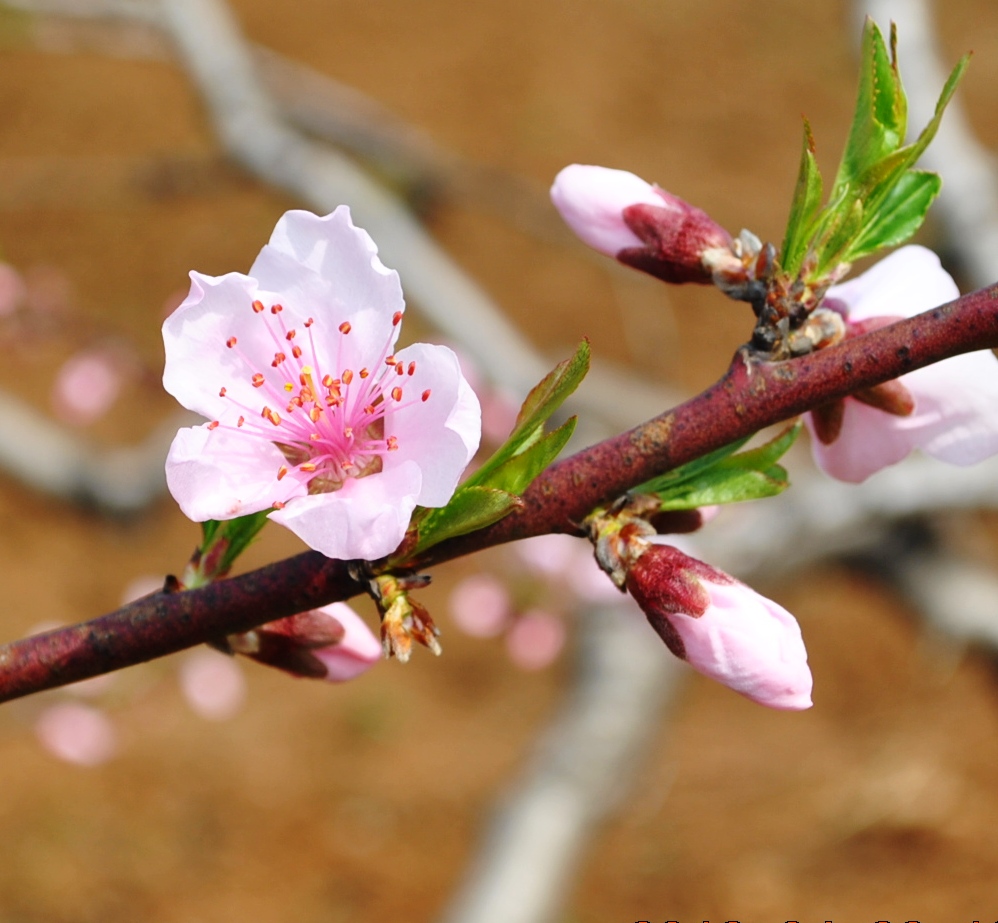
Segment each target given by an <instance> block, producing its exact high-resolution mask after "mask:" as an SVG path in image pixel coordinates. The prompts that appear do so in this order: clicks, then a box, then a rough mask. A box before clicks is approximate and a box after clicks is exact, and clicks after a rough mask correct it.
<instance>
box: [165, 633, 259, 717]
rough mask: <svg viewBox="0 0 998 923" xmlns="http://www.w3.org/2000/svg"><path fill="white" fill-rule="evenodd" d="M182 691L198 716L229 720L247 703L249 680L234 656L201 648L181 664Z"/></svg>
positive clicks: (190, 654)
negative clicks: (247, 681)
mask: <svg viewBox="0 0 998 923" xmlns="http://www.w3.org/2000/svg"><path fill="white" fill-rule="evenodd" d="M180 691H181V693H182V694H183V696H184V699H185V700H186V701H187V704H188V705H190V707H191V710H192V711H193V712H195V714H198V715H200V716H201V717H202V718H207V719H208V720H209V721H228V720H229V719H230V718H234V717H235V716H236V715H237V714H239V712H240V710H241V709H242V707H243V703H244V702H245V701H246V679H245V677H244V676H243V671H242V670H241V669H240V668H239V665H238V664H237V663H236V662H235V661H234V660H233V659H232V658H231V657H228V656H226V655H225V654H222V653H219V652H218V651H213V650H209V649H208V648H199V649H198V650H195V651H191V652H190V653H189V654H188V655H187V656H186V657H185V658H184V661H183V663H182V664H181V665H180Z"/></svg>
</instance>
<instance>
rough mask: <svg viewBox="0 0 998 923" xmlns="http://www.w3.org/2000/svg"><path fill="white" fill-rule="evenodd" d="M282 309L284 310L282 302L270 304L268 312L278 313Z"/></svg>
mask: <svg viewBox="0 0 998 923" xmlns="http://www.w3.org/2000/svg"><path fill="white" fill-rule="evenodd" d="M283 310H284V305H282V304H272V305H271V306H270V313H271V314H280V313H281V311H283Z"/></svg>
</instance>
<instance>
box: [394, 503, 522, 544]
mask: <svg viewBox="0 0 998 923" xmlns="http://www.w3.org/2000/svg"><path fill="white" fill-rule="evenodd" d="M521 506H523V501H522V500H521V499H520V498H519V497H517V496H515V495H514V494H511V493H508V492H507V491H504V490H497V489H495V488H492V487H477V486H470V487H469V486H463V487H459V488H458V489H457V491H456V492H455V493H454V496H453V497H451V499H450V502H449V503H448V504H447V506H444V507H441V508H440V509H434V510H429V511H428V513H429V515H427V516H425V518H423V519H422V522H421V523H420V524H419V526H418V532H419V537H418V540H417V542H416V547H415V548H414V549H407V556H411V555H414V554H417V553H418V552H421V551H425V550H426V549H427V548H430V547H431V546H433V545H437V544H439V543H440V542H442V541H444V540H445V539H448V538H455V537H456V536H458V535H464V534H466V533H468V532H474V531H475V530H477V529H484V528H485V527H486V526H490V525H492V523H494V522H498V521H499V520H500V519H502V518H503V517H504V516H507V515H508V514H509V513H511V512H513V510H515V509H517V508H518V507H521Z"/></svg>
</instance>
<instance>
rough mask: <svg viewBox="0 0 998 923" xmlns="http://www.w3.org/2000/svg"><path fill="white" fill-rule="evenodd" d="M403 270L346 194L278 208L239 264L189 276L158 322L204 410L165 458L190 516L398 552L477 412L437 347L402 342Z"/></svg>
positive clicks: (166, 380) (449, 475)
mask: <svg viewBox="0 0 998 923" xmlns="http://www.w3.org/2000/svg"><path fill="white" fill-rule="evenodd" d="M404 307H405V305H404V302H403V299H402V289H401V286H400V284H399V278H398V274H397V273H395V272H394V271H392V270H389V269H386V268H385V267H384V265H383V264H382V263H381V261H380V260H379V259H378V257H377V247H376V246H375V244H374V242H373V241H372V240H371V238H370V237H369V236H368V235H367V233H366V232H365V231H363V230H361V229H359V228H356V227H354V225H353V223H352V222H351V220H350V210H349V209H348V208H346V207H345V206H340V207H339V208H337V209H336V211H334V212H333V213H332V214H331V215H327V216H325V217H323V218H320V217H317V216H316V215H312V214H309V213H308V212H304V211H291V212H287V213H286V214H285V215H284V216H283V217H282V218H281V220H280V221H278V223H277V227H276V228H275V229H274V233H273V234H272V235H271V238H270V243H269V244H268V245H267V246H266V247H264V248H263V250H262V251H261V252H260V255H259V256H258V257H257V258H256V261H255V262H254V263H253V266H252V268H251V269H250V274H249V275H248V276H244V275H241V274H239V273H228V274H227V275H224V276H217V277H213V276H204V275H201V274H200V273H196V272H192V273H191V291H190V294H189V295H188V296H187V299H186V300H185V301H184V302H183V304H181V305H180V307H179V308H177V310H176V311H175V312H174V313H173V314H172V315H171V316H170V317H169V318H167V320H166V322H165V323H164V324H163V339H164V341H165V344H166V370H165V372H164V375H163V384H164V386H165V388H166V390H167V391H169V392H170V393H171V394H172V395H173V396H174V397H176V398H177V400H179V401H180V403H181V404H183V405H184V406H185V407H187V408H189V409H190V410H193V411H195V412H196V413H200V414H202V415H203V416H205V417H207V418H208V419H209V421H210V422H208V423H205V424H203V425H201V426H196V427H193V428H191V429H184V430H181V431H180V432H179V433H178V434H177V437H176V439H175V440H174V442H173V446H172V447H171V449H170V453H169V457H168V458H167V462H166V477H167V484H168V486H169V488H170V492H171V493H172V494H173V496H174V498H175V499H176V500H177V502H178V503H179V504H180V508H181V509H182V510H183V511H184V513H185V514H186V515H187V516H189V517H190V518H191V519H193V520H196V521H203V520H206V519H232V518H234V517H236V516H242V515H245V514H248V513H253V512H257V511H259V510H264V509H268V508H271V507H272V508H273V510H274V512H272V513H271V514H270V518H271V519H273V520H274V521H275V522H279V523H281V524H282V525H284V526H286V527H287V528H289V529H291V531H292V532H294V533H295V534H296V535H298V536H299V537H300V538H301V539H302V540H303V541H305V542H306V543H307V544H308V545H310V546H311V547H312V548H315V549H316V550H317V551H320V552H322V553H323V554H325V555H327V556H329V557H331V558H340V559H353V558H363V559H367V560H374V559H376V558H380V557H382V556H384V555H387V554H389V553H391V552H392V551H394V550H395V548H396V547H397V546H398V545H399V543H400V542H401V541H402V538H403V537H404V536H405V532H406V528H407V526H408V524H409V518H410V516H411V514H412V510H413V508H414V507H415V506H416V504H420V505H422V506H430V507H432V506H442V505H444V504H446V503H447V501H448V500H449V499H450V497H451V495H452V494H453V492H454V488H455V487H456V486H457V482H458V478H459V477H460V475H461V472H462V471H463V470H464V468H465V466H466V465H467V463H468V462H469V461H470V459H471V457H472V456H473V455H474V453H475V451H476V449H477V448H478V441H479V436H480V431H481V411H480V408H479V404H478V399H477V398H476V397H475V394H474V392H473V391H472V390H471V388H470V386H469V385H468V383H467V382H466V381H465V379H464V377H463V376H462V374H461V371H460V367H459V365H458V360H457V357H456V356H455V355H454V353H453V352H452V351H451V350H450V349H448V348H446V347H444V346H429V345H426V344H422V343H417V344H415V345H413V346H407V347H406V348H405V349H402V350H399V351H398V352H397V353H396V352H395V351H394V350H395V342H396V340H397V339H398V335H399V324H400V322H401V319H402V313H403V310H404Z"/></svg>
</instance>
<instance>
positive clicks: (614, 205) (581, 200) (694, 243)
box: [551, 164, 742, 283]
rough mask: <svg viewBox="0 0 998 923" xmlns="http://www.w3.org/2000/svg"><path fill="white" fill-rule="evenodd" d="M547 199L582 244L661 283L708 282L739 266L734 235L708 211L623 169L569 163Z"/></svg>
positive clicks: (739, 261) (556, 178) (737, 268)
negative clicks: (716, 274)
mask: <svg viewBox="0 0 998 923" xmlns="http://www.w3.org/2000/svg"><path fill="white" fill-rule="evenodd" d="M551 200H552V201H553V202H554V205H555V207H556V208H557V209H558V211H559V212H560V213H561V216H562V218H564V219H565V222H566V223H567V224H568V226H569V227H570V228H571V229H572V230H573V231H574V232H575V233H576V234H577V235H578V236H579V238H581V239H582V241H583V242H585V243H587V244H588V245H589V246H590V247H592V248H593V249H595V250H598V251H599V252H600V253H605V254H606V255H607V256H613V257H616V258H617V259H618V260H620V262H622V263H625V264H626V265H628V266H632V267H634V268H635V269H640V270H642V271H644V272H647V273H650V274H651V275H653V276H656V277H658V278H659V279H662V280H663V281H665V282H676V283H678V282H701V283H711V282H713V281H714V275H715V273H719V272H739V271H741V269H742V263H741V260H740V259H738V257H736V255H735V254H734V252H733V250H732V247H733V242H732V239H731V236H730V235H729V234H728V232H727V231H725V230H724V228H722V227H721V226H720V225H719V224H717V222H715V221H714V220H713V219H712V218H711V217H710V216H709V215H708V214H707V213H706V212H704V211H702V210H701V209H699V208H696V207H694V206H692V205H690V204H689V203H687V202H684V201H683V200H682V199H680V198H679V197H678V196H674V195H672V194H671V193H668V192H666V191H665V190H664V189H659V188H658V187H657V186H652V185H651V184H650V183H646V182H645V181H644V180H643V179H641V178H640V177H638V176H635V175H634V174H633V173H628V172H626V171H625V170H610V169H607V168H606V167H597V166H585V165H582V164H572V165H571V166H568V167H565V169H563V170H562V171H561V172H560V173H559V174H558V175H557V177H555V181H554V185H552V187H551Z"/></svg>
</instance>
